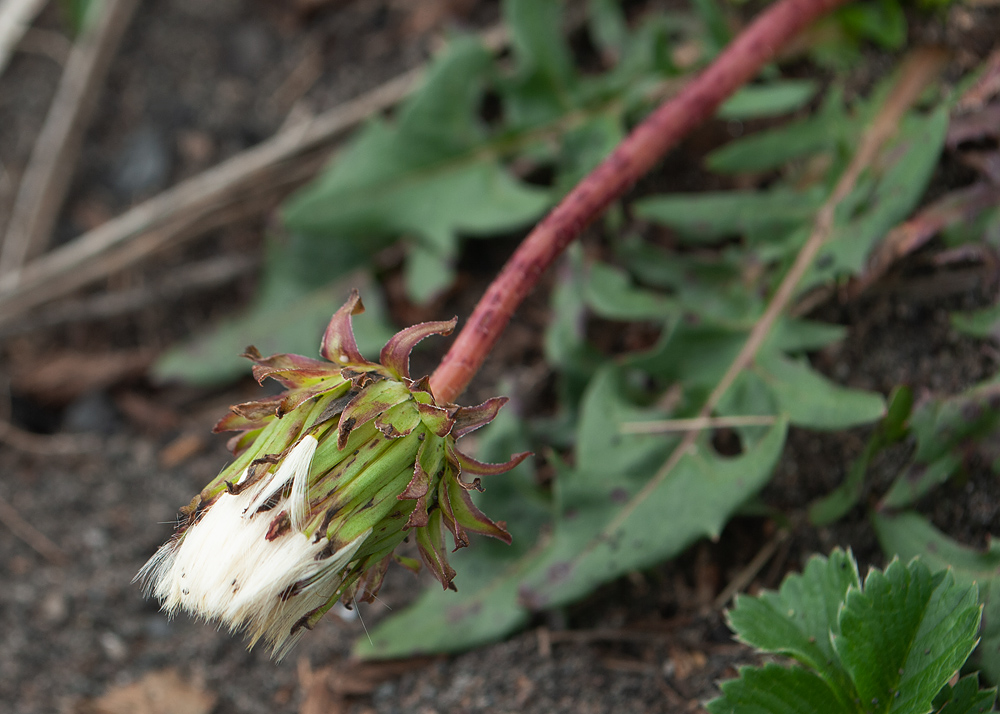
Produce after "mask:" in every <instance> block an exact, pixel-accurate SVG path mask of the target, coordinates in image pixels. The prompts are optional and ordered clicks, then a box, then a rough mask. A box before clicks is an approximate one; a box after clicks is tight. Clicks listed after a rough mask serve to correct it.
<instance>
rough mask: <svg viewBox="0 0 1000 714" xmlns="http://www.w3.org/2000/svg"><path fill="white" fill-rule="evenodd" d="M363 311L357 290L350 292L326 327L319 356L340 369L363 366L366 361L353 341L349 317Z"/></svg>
mask: <svg viewBox="0 0 1000 714" xmlns="http://www.w3.org/2000/svg"><path fill="white" fill-rule="evenodd" d="M364 311H365V306H364V305H362V304H361V296H360V295H359V294H358V291H357V290H352V291H351V296H350V297H349V298H347V302H346V303H344V306H343V307H342V308H340V309H339V310H337V312H335V313H334V315H333V317H332V318H331V319H330V324H329V325H327V327H326V332H325V333H324V334H323V341H322V343H321V344H320V350H319V353H320V355H322V356H323V357H324V358H325V359H328V360H330V361H331V362H333V363H334V364H336V365H339V366H342V367H346V366H347V365H349V364H364V363H365V362H366V360H365V358H364V357H362V356H361V352H360V351H359V350H358V343H357V342H356V341H355V340H354V328H352V327H351V316H352V315H360V314H361V313H362V312H364Z"/></svg>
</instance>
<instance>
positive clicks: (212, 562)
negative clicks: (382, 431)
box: [137, 436, 370, 657]
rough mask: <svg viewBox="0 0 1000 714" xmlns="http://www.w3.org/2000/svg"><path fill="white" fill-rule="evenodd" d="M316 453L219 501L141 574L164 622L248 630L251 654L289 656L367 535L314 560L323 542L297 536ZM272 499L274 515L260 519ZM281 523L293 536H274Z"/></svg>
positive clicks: (301, 448) (303, 454) (285, 463)
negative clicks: (260, 649)
mask: <svg viewBox="0 0 1000 714" xmlns="http://www.w3.org/2000/svg"><path fill="white" fill-rule="evenodd" d="M316 445H317V442H316V439H315V438H313V437H312V436H305V437H303V438H302V439H301V440H300V441H299V442H298V443H297V444H296V445H295V447H294V448H293V449H292V450H291V451H290V452H289V453H288V455H287V456H286V457H285V458H284V459H283V460H282V462H281V464H280V466H279V467H278V469H277V471H275V472H274V473H273V474H272V475H270V476H269V477H268V476H265V477H264V478H262V479H261V481H260V482H259V483H257V484H254V485H253V486H251V487H249V488H247V489H245V490H243V491H242V492H240V493H239V494H231V493H228V492H222V493H221V494H220V495H219V496H218V497H217V498H216V499H215V501H214V502H213V503H211V505H209V506H208V507H207V508H206V509H205V510H204V512H203V513H202V514H201V515H200V517H199V518H198V520H197V521H196V522H195V523H194V524H193V525H191V526H190V527H188V528H187V530H185V531H184V532H183V533H182V534H181V535H180V537H179V538H176V539H174V540H171V541H170V542H168V543H166V544H165V545H163V546H162V547H161V548H160V549H159V550H158V551H157V552H156V553H155V554H154V555H153V557H152V558H150V559H149V561H148V562H147V563H146V565H145V566H143V568H142V570H141V571H140V572H139V575H138V576H137V577H138V578H139V579H142V580H143V581H144V582H145V588H146V592H147V594H151V595H155V596H156V598H157V599H159V600H160V602H161V604H162V606H163V609H164V610H166V611H167V612H168V613H169V614H171V615H172V614H174V613H175V612H177V611H179V610H184V611H186V612H189V613H191V614H192V615H195V616H197V617H201V618H204V619H206V620H218V621H220V622H222V623H224V624H226V625H227V626H228V627H229V628H230V629H231V630H234V631H235V630H243V629H245V630H246V631H247V633H248V636H249V638H250V641H251V645H252V644H253V643H255V642H257V641H258V640H259V639H260V638H262V637H263V638H264V639H265V640H267V641H268V642H269V643H271V644H272V645H273V646H274V649H275V654H276V655H277V656H278V657H281V656H282V655H283V654H284V653H285V652H287V651H288V650H289V649H290V648H291V646H292V645H293V644H294V643H295V641H296V640H297V639H298V636H299V635H301V633H302V630H303V628H298V629H297V631H296V632H294V633H293V632H292V630H293V629H295V626H296V624H297V623H299V621H300V620H301V619H302V618H303V617H304V616H305V615H307V614H308V613H310V612H312V611H313V610H315V609H316V608H319V607H321V606H322V605H324V604H325V603H326V602H327V601H328V599H329V597H330V594H331V593H332V592H334V591H335V590H336V589H337V587H338V585H339V581H340V579H341V573H342V571H343V569H344V567H345V566H346V565H347V564H348V563H349V562H350V560H351V558H352V557H353V556H354V554H355V553H356V552H357V550H358V548H359V547H360V546H361V544H362V543H364V541H365V539H366V538H367V537H368V535H369V533H370V530H369V531H367V532H365V533H362V534H361V535H360V536H359V537H358V538H356V539H355V540H353V541H352V542H350V543H348V544H347V545H345V546H344V547H342V548H340V549H339V550H338V551H336V552H335V553H333V554H332V555H331V556H330V557H327V558H322V559H319V560H317V556H318V555H319V554H320V552H321V551H323V550H324V548H326V547H327V546H328V545H329V540H328V539H326V538H325V537H321V538H318V539H314V538H310V537H308V536H306V535H305V534H304V533H302V527H303V525H304V523H305V520H306V516H307V514H308V477H309V468H310V465H311V463H312V458H313V455H314V454H315V452H316ZM244 477H245V474H244ZM242 478H243V477H241V481H242ZM289 482H291V489H290V492H289V491H288V490H287V489H286V486H287V485H288V484H289ZM283 494H288V495H287V496H285V495H283ZM275 499H277V500H276V503H275V505H274V507H273V508H266V509H265V510H261V507H262V506H265V505H266V504H268V502H269V501H274V500H275ZM283 513H285V514H287V518H288V520H289V521H290V524H291V527H290V528H285V529H275V528H274V527H273V526H274V524H275V523H277V522H278V521H279V519H281V517H282V514H283ZM269 535H270V538H271V539H270V540H269V539H268V537H269Z"/></svg>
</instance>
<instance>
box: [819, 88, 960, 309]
mask: <svg viewBox="0 0 1000 714" xmlns="http://www.w3.org/2000/svg"><path fill="white" fill-rule="evenodd" d="M947 129H948V112H947V110H946V109H945V108H944V107H940V108H938V109H937V110H935V111H934V112H932V113H931V114H929V115H928V116H926V117H917V116H909V117H907V118H906V119H904V121H903V123H902V126H901V128H900V131H899V134H898V136H897V138H896V140H895V141H894V142H893V144H892V145H891V146H890V147H889V148H888V149H887V150H886V151H884V152H883V156H885V157H887V162H886V164H884V165H880V166H878V171H879V172H880V174H881V175H880V176H879V177H878V179H877V181H875V182H873V183H871V184H870V185H871V186H872V188H871V191H870V194H868V195H867V196H866V197H864V200H863V201H862V197H863V193H862V189H863V188H864V184H863V183H859V187H858V190H856V191H855V192H854V198H853V201H854V202H855V204H856V206H857V208H856V209H855V210H856V214H855V215H853V216H852V217H851V218H850V220H847V221H846V222H841V223H840V225H838V227H837V228H835V229H834V232H833V235H832V236H831V237H830V239H829V240H828V241H827V242H826V244H825V246H824V247H823V249H822V250H821V251H820V254H819V255H818V256H817V258H816V261H815V262H814V263H813V267H812V268H811V269H810V271H809V273H808V274H807V275H806V277H805V278H804V279H803V281H802V283H801V285H800V289H801V290H806V289H808V288H809V287H812V286H814V285H817V284H821V283H825V282H828V281H830V280H832V279H833V278H835V277H838V276H841V275H850V274H856V273H858V272H859V271H860V270H861V269H862V267H863V266H864V264H865V261H866V260H867V258H868V255H869V253H871V250H872V247H873V246H874V245H875V243H876V242H877V241H879V240H881V239H882V238H883V237H884V236H885V234H886V233H888V232H889V230H890V229H892V228H893V227H894V226H896V225H897V224H898V223H900V222H901V221H903V220H905V219H906V218H907V217H908V216H909V215H910V213H911V212H912V211H913V210H914V208H916V206H917V203H918V202H919V201H920V198H921V197H922V196H923V195H924V192H925V191H926V189H927V184H928V182H929V181H930V178H931V175H932V173H933V172H934V169H935V167H936V166H937V163H938V158H939V157H940V155H941V150H942V148H943V147H944V140H945V135H946V133H947ZM844 209H845V206H841V214H842V215H843V213H844V212H845V211H844Z"/></svg>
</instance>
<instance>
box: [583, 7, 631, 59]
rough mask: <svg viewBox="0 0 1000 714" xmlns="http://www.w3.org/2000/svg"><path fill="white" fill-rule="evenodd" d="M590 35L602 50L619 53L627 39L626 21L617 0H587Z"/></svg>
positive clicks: (616, 54)
mask: <svg viewBox="0 0 1000 714" xmlns="http://www.w3.org/2000/svg"><path fill="white" fill-rule="evenodd" d="M587 19H588V27H589V30H590V36H591V37H592V38H593V39H594V44H596V45H597V48H598V49H600V50H601V51H602V52H605V53H611V54H613V55H615V56H619V55H621V53H622V52H623V51H624V50H625V47H626V45H627V43H628V39H629V31H628V21H627V20H626V19H625V13H624V12H623V11H622V8H621V4H620V3H619V0H588V1H587Z"/></svg>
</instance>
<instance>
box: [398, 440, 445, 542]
mask: <svg viewBox="0 0 1000 714" xmlns="http://www.w3.org/2000/svg"><path fill="white" fill-rule="evenodd" d="M442 444H443V442H441V441H438V440H436V439H435V440H433V441H432V440H431V439H425V440H424V442H423V443H422V444H421V445H420V450H419V451H417V458H416V461H415V462H414V465H413V478H412V479H410V483H408V484H407V486H406V489H405V490H404V491H403V492H402V493H401V494H399V496H397V498H398V499H399V500H400V501H404V500H415V501H416V502H417V504H416V506H414V508H413V511H412V512H411V513H410V518H409V520H407V522H406V525H405V526H403V528H404V530H405V529H409V528H421V527H423V526H426V525H427V519H428V517H429V516H428V506H429V500H430V497H431V495H432V494H433V490H432V489H431V485H432V484H433V482H434V478H435V476H437V475H438V471H439V470H440V469H441V464H442V462H443V461H444V458H443V449H442V448H441V446H442Z"/></svg>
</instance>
